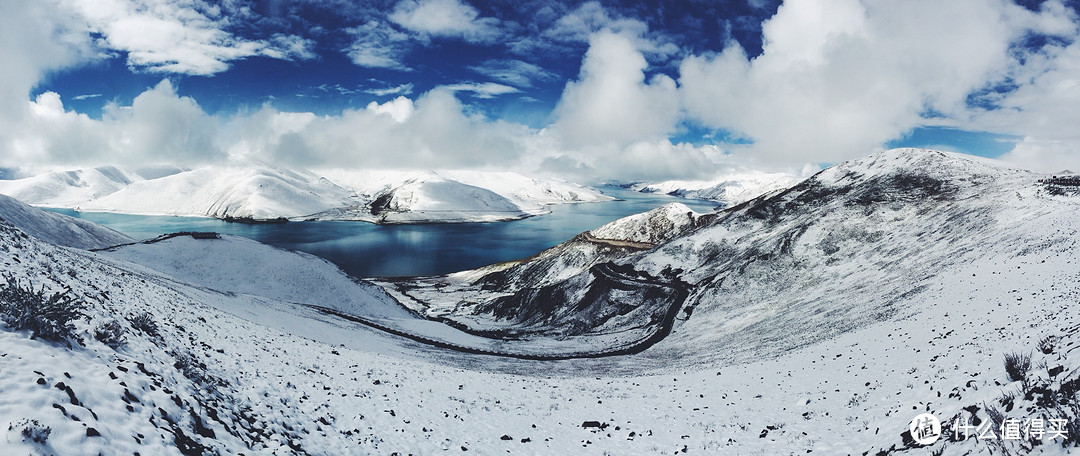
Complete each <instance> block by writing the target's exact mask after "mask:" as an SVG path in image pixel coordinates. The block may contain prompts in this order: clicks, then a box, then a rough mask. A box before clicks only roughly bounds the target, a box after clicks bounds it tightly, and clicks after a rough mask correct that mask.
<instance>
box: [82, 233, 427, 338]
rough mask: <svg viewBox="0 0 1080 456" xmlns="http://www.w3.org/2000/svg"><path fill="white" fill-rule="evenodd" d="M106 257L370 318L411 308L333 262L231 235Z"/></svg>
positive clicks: (171, 239) (182, 239) (129, 248)
mask: <svg viewBox="0 0 1080 456" xmlns="http://www.w3.org/2000/svg"><path fill="white" fill-rule="evenodd" d="M101 254H102V255H105V256H108V257H110V258H115V259H119V260H123V261H127V262H131V263H135V264H139V265H143V266H146V267H149V268H150V269H153V270H156V271H158V272H161V273H163V274H166V275H169V276H172V277H174V278H177V280H183V281H184V282H187V283H191V284H197V285H201V286H205V287H208V288H212V289H214V290H218V291H224V292H230V293H242V294H249V295H254V296H260V297H264V298H268V299H275V300H279V301H287V302H294V303H301V304H310V305H315V306H321V307H328V308H332V309H336V310H340V311H344V312H349V313H350V314H353V315H360V316H365V317H370V318H388V317H398V318H400V317H403V316H407V317H408V318H413V317H412V316H411V315H404V314H405V313H406V312H404V311H403V309H402V308H401V307H399V306H397V305H396V304H394V303H393V302H392V301H390V300H388V299H383V298H382V296H383V293H382V292H381V290H379V289H378V288H376V287H372V286H371V285H370V284H367V283H364V282H361V281H359V280H356V279H353V278H352V277H349V276H348V275H347V274H345V273H344V272H342V271H341V269H339V268H338V267H337V266H334V265H333V264H331V263H330V262H328V261H326V260H324V259H322V258H319V257H316V256H313V255H309V254H306V253H302V252H295V251H290V250H284V249H279V248H276V247H272V246H269V245H266V244H263V243H260V242H256V241H252V240H250V239H247V238H242V237H238V236H231V235H214V234H211V233H207V234H204V235H195V236H192V235H166V236H163V237H161V238H158V239H154V240H149V241H143V242H139V243H130V244H127V245H122V246H116V247H113V248H110V249H107V250H104V251H101Z"/></svg>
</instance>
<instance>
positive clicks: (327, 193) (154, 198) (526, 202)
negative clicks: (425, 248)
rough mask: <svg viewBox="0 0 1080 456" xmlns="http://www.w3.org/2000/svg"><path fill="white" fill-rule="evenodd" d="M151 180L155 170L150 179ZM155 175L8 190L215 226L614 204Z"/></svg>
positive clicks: (515, 187)
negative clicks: (214, 221)
mask: <svg viewBox="0 0 1080 456" xmlns="http://www.w3.org/2000/svg"><path fill="white" fill-rule="evenodd" d="M151 171H152V170H151ZM160 174H162V175H155V174H153V173H152V172H146V171H142V170H140V171H131V170H125V169H122V168H117V167H101V168H93V169H87V170H77V171H70V172H53V173H47V174H43V175H39V176H35V177H30V178H24V179H19V180H12V181H0V193H5V194H9V195H12V196H14V197H16V198H19V199H21V200H23V201H25V202H28V203H31V204H34V205H39V206H51V207H70V208H76V209H79V210H85V211H98V212H119V213H133V214H148V215H187V216H208V217H215V218H220V219H225V220H237V221H284V220H359V221H367V222H374V223H431V222H484V221H501V220H514V219H519V218H523V217H529V216H533V215H539V214H543V213H546V212H547V209H546V206H548V205H551V204H562V203H576V202H596V201H607V200H611V199H612V198H610V197H608V196H605V195H603V194H602V193H600V192H599V191H597V190H595V189H592V188H588V187H583V186H580V185H576V184H570V183H565V182H560V181H554V180H538V179H532V178H528V177H525V176H521V175H519V174H514V173H496V172H478V171H444V172H402V171H342V170H328V171H320V172H319V173H315V172H310V171H303V170H287V169H278V168H272V167H268V166H255V167H205V168H199V169H194V170H175V171H174V172H168V173H160Z"/></svg>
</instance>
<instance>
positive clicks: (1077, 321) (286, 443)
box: [0, 150, 1080, 455]
mask: <svg viewBox="0 0 1080 456" xmlns="http://www.w3.org/2000/svg"><path fill="white" fill-rule="evenodd" d="M1045 177H1047V176H1039V175H1034V174H1030V173H1026V172H1022V171H1015V170H1009V169H1005V168H1002V167H1000V166H998V165H996V164H993V163H986V162H978V161H972V160H969V159H967V158H961V157H958V156H954V155H950V154H943V153H937V152H928V151H911V150H908V151H890V152H886V153H882V154H878V155H875V156H871V157H868V158H866V159H862V160H857V161H853V162H848V163H844V164H841V165H838V166H836V167H834V168H831V169H829V170H826V171H824V172H823V173H821V174H819V175H817V176H815V177H814V178H812V179H810V180H808V181H806V182H804V183H802V184H799V185H797V186H795V187H793V188H792V189H790V190H788V191H786V192H783V193H781V194H778V195H773V196H770V197H767V198H760V199H758V200H755V201H751V202H749V203H747V204H745V205H742V206H739V207H736V208H733V209H731V210H728V211H724V212H720V213H715V214H695V213H693V212H691V211H689V210H684V207H679V206H678V205H670V206H666V207H663V208H660V209H658V210H656V211H653V212H651V213H649V214H648V215H641V216H635V217H633V218H628V219H625V220H622V221H619V222H615V223H614V224H612V225H609V226H606V227H602V228H598V229H596V230H592V231H590V232H588V233H583V234H582V235H580V236H578V237H577V238H575V239H574V240H572V241H569V242H568V243H566V244H563V245H560V246H557V247H555V248H553V249H552V250H550V251H547V252H544V253H541V254H539V255H537V256H536V257H534V258H532V259H526V260H523V261H520V262H516V263H512V264H504V265H497V266H492V267H489V268H486V269H483V270H478V271H471V272H468V273H460V274H454V275H451V276H447V277H442V278H431V279H422V280H416V281H413V282H411V283H410V282H398V283H392V284H383V285H385V286H386V287H387V288H388V290H389V291H390V292H391V296H396V297H401V296H404V295H406V294H408V295H412V296H415V297H417V298H416V299H415V300H413V301H412V302H410V303H408V304H409V306H410V307H414V308H415V309H416V310H417V312H423V311H425V310H424V307H423V304H424V303H425V302H426V303H428V304H431V305H432V309H442V310H440V312H443V314H442V318H455V319H460V320H459V321H458V322H457V323H456V325H457V326H461V327H464V328H465V329H469V327H468V325H473V324H492V325H496V324H497V325H503V326H504V327H507V326H508V325H507V324H506V319H505V318H501V319H500V318H497V317H495V316H493V314H492V310H493V309H492V308H487V307H485V306H484V305H483V302H487V301H486V300H488V299H495V300H497V299H499V297H500V296H502V297H505V296H517V298H516V299H512V300H509V301H505V302H506V303H507V304H505V305H506V306H516V307H518V308H520V309H524V310H529V311H533V310H532V308H533V307H534V306H537V305H542V307H543V306H546V307H548V308H550V309H549V310H550V311H551V315H553V317H554V318H555V320H558V319H560V318H561V319H564V320H565V319H566V318H570V317H569V314H566V313H560V312H561V308H562V307H565V306H575V305H580V304H581V303H583V302H587V303H588V304H589V306H587V307H588V308H592V309H593V310H597V309H604V308H607V307H611V306H617V305H618V304H619V303H620V302H623V303H628V304H625V305H624V307H627V306H628V307H630V308H629V309H624V310H628V313H626V314H625V315H629V316H632V317H631V318H627V319H625V320H623V321H622V323H621V324H617V323H618V317H611V318H607V319H604V320H603V323H602V324H600V325H599V326H591V328H592V329H594V330H597V331H593V332H592V333H591V334H592V335H595V336H597V339H596V340H601V341H604V342H605V343H609V342H611V341H610V340H608V339H605V337H607V335H610V334H612V333H613V332H617V331H618V330H620V329H621V328H625V327H634V326H636V327H639V329H640V328H648V327H651V326H652V325H653V323H652V322H651V321H650V320H649V319H648V318H645V316H647V312H646V310H647V309H649V308H651V307H653V306H654V305H655V304H658V303H661V304H662V303H667V304H674V305H677V306H678V307H677V310H678V314H677V318H675V319H674V320H673V322H672V327H671V328H670V334H669V335H667V336H666V337H664V338H662V339H661V340H659V341H656V342H655V343H654V344H653V345H651V346H650V347H649V348H646V349H644V350H643V351H641V352H640V353H636V354H623V355H618V356H607V357H600V358H586V359H566V360H560V361H537V360H527V359H525V360H523V359H516V358H508V357H505V356H489V355H482V354H477V353H467V352H463V351H460V350H450V349H444V348H439V347H436V346H432V345H429V344H424V343H419V342H416V339H410V338H403V337H398V336H394V335H391V334H388V333H386V332H383V331H380V330H377V329H373V328H372V327H371V326H369V325H366V324H364V323H362V321H363V320H365V319H372V320H375V319H379V318H381V319H383V320H384V321H389V320H393V319H398V320H400V321H405V320H407V319H408V318H409V316H410V315H415V314H412V313H410V312H408V311H405V310H402V309H400V308H398V309H396V310H391V309H394V307H393V306H392V304H393V303H392V301H390V298H389V296H387V295H386V294H383V293H382V292H381V291H380V290H379V289H377V288H374V287H372V286H371V285H369V284H365V283H359V282H353V281H351V280H350V279H348V278H347V277H342V276H341V275H340V273H339V272H338V271H336V270H335V269H334V268H332V267H329V265H326V264H325V263H324V262H321V260H319V259H316V258H311V257H310V256H306V255H301V254H294V253H291V252H285V251H280V250H275V249H272V248H269V247H265V246H259V245H257V244H254V243H249V242H248V241H244V240H240V239H236V238H229V237H223V238H214V237H213V236H205V235H200V236H194V237H190V236H176V237H171V238H168V239H162V240H159V241H158V242H155V243H149V244H134V245H129V246H125V247H119V248H116V249H110V250H108V251H102V252H87V251H82V250H76V249H72V248H66V247H58V246H55V245H53V244H49V243H47V242H44V241H42V240H39V239H37V238H35V237H33V236H30V235H27V233H25V232H24V231H22V230H20V229H18V228H15V227H13V226H11V225H10V224H8V223H6V222H4V223H0V252H2V253H0V270H2V271H3V272H4V274H6V275H9V276H10V277H11V279H10V280H15V281H22V283H24V284H25V283H27V281H33V285H34V287H35V288H37V287H40V286H44V287H45V289H46V290H47V292H52V291H60V290H63V289H65V288H70V290H71V291H70V294H71V295H73V296H77V297H78V298H80V299H81V300H82V301H84V302H85V305H86V308H85V310H84V313H85V314H86V317H85V318H83V319H80V320H78V321H76V322H75V324H74V329H75V334H76V335H78V336H81V338H82V339H83V342H84V344H85V345H79V344H77V343H73V342H72V343H70V347H69V344H67V343H63V342H49V341H45V340H41V339H35V338H31V333H30V332H29V331H27V330H15V329H13V328H12V326H11V325H10V324H8V325H7V326H3V327H0V328H2V329H0V391H3V394H2V395H0V426H3V427H0V432H5V434H4V435H3V436H0V450H2V451H0V453H3V454H90V455H92V454H98V453H99V452H100V453H102V454H132V453H134V452H139V453H140V454H214V453H220V454H239V453H244V454H256V453H258V454H268V453H269V454H392V453H395V452H397V453H398V454H410V453H411V454H445V453H453V454H507V453H509V454H673V453H678V454H682V453H683V452H685V453H686V454H778V453H779V454H807V453H813V454H929V453H931V452H932V451H934V452H936V451H938V450H942V449H943V450H944V454H1004V453H1005V452H1006V451H1008V452H1009V453H1011V454H1017V453H1028V452H1033V451H1034V452H1043V453H1046V454H1068V453H1069V452H1070V450H1075V449H1076V448H1075V446H1074V445H1075V444H1076V442H1077V440H1078V437H1080V430H1078V428H1077V423H1078V421H1077V420H1078V418H1077V417H1078V415H1080V413H1078V412H1080V410H1078V408H1077V405H1076V404H1077V402H1076V400H1077V399H1078V398H1077V396H1076V394H1077V393H1076V390H1077V387H1078V386H1080V381H1077V380H1076V378H1077V375H1078V374H1077V372H1078V370H1080V362H1078V361H1077V356H1076V354H1077V353H1076V352H1077V350H1080V312H1076V308H1077V306H1078V305H1080V304H1078V303H1080V285H1078V284H1080V267H1077V266H1078V265H1080V258H1078V257H1080V249H1078V248H1077V247H1080V246H1078V245H1077V242H1078V241H1080V231H1078V230H1080V228H1078V227H1077V225H1076V223H1075V214H1076V211H1077V209H1080V199H1078V198H1077V196H1075V193H1070V192H1059V191H1056V190H1054V191H1051V189H1054V188H1058V189H1060V188H1065V189H1066V190H1069V189H1071V188H1072V184H1071V183H1070V181H1067V180H1053V181H1050V182H1040V180H1041V179H1044V178H1045ZM0 217H3V214H0ZM671 233H674V234H671ZM31 234H33V233H31ZM204 242H205V243H208V244H200V243H204ZM181 252H186V253H181ZM214 255H219V256H218V257H217V258H218V259H219V260H220V262H215V261H212V260H211V259H206V260H198V258H199V257H200V256H207V257H210V258H214ZM172 259H176V260H178V261H171V260H172ZM198 261H201V262H198ZM255 261H265V262H267V263H270V264H275V265H277V267H276V268H272V269H274V270H276V271H278V272H276V273H274V274H278V275H270V276H268V277H265V278H259V276H258V275H255V274H253V275H252V283H245V282H244V281H242V280H239V281H237V280H236V279H240V278H242V277H243V274H241V273H240V272H238V271H237V269H236V268H237V266H238V264H242V262H255ZM193 262H194V263H193ZM537 262H545V263H546V264H549V265H551V266H550V267H547V269H548V270H547V271H544V269H545V268H539V267H536V266H534V265H535V264H537ZM136 263H138V264H136ZM216 265H220V266H216ZM556 265H562V268H563V269H564V270H556V269H558V267H556ZM253 266H254V265H253ZM255 267H261V266H255ZM261 271H262V272H261V274H270V272H269V271H267V270H261ZM305 271H306V272H305ZM597 271H600V272H597ZM304 273H306V274H308V275H306V276H303V279H299V278H298V279H297V280H292V279H290V277H292V275H293V274H304ZM597 274H600V275H603V277H598V276H597ZM615 276H619V277H620V280H610V279H612V278H613V277H615ZM601 278H604V280H601ZM301 280H302V281H303V282H304V283H307V284H310V283H320V284H323V285H320V286H319V287H316V288H314V289H308V290H303V291H301V292H296V291H295V290H294V289H292V287H291V286H290V283H291V282H292V283H295V282H299V281H301ZM616 282H618V283H616ZM635 284H639V285H640V286H641V287H643V288H641V289H639V290H637V291H638V293H636V294H635V292H634V291H635V286H637V285H635ZM665 284H666V285H665ZM672 284H679V285H678V286H679V287H683V289H685V292H686V293H685V296H683V297H681V299H676V300H675V301H674V302H672V301H671V300H670V299H668V300H663V299H659V295H660V294H657V293H653V295H654V296H653V297H652V298H647V299H638V300H630V298H633V297H635V296H638V295H643V296H644V295H649V294H650V293H649V292H648V290H649V289H650V288H651V287H661V288H663V287H664V286H669V287H670V286H674V285H672ZM297 286H298V287H299V286H303V285H300V284H299V283H297ZM528 287H534V288H535V290H536V292H537V293H541V292H546V293H555V292H558V293H561V296H562V297H564V298H565V300H564V301H543V300H539V301H538V300H536V299H533V298H530V297H529V296H528V292H526V291H523V290H525V289H526V288H528ZM619 287H625V290H624V291H626V293H621V294H620V293H616V292H615V291H617V290H619V289H620V288H619ZM8 288H10V285H8ZM437 288H439V289H441V290H438V289H437ZM320 289H321V290H322V291H320ZM545 289H546V290H548V291H542V290H545ZM326 290H333V291H332V292H327V291H326ZM345 293H348V294H350V295H351V296H349V297H348V298H347V299H335V296H341V295H342V294H345ZM439 296H441V298H440V300H439V301H438V302H431V301H433V300H434V297H439ZM605 296H606V298H603V299H595V301H589V299H591V298H590V297H592V298H597V297H605ZM401 299H405V298H401ZM459 299H460V301H459ZM661 301H662V302H661ZM313 303H322V304H316V306H312V305H311V304H313ZM0 304H2V303H0ZM335 305H337V306H338V310H339V311H340V312H338V313H339V314H342V315H344V316H346V317H348V316H352V317H356V318H342V317H339V316H337V315H335V313H329V312H326V311H325V310H326V309H331V310H332V309H334V306H335ZM455 307H457V308H458V309H457V310H456V311H455V310H454V308H455ZM345 309H347V310H348V312H345V311H344V310H345ZM687 309H692V310H691V311H690V312H687ZM394 312H398V313H396V314H394ZM533 312H534V314H533V315H534V316H535V315H537V314H536V313H535V311H533ZM586 313H588V312H586ZM346 314H347V315H346ZM604 314H606V313H605V312H594V313H592V315H604ZM616 314H618V312H616ZM114 319H115V320H117V321H118V323H119V326H120V327H122V328H123V330H124V332H125V337H126V343H124V344H120V345H116V344H114V345H116V348H113V347H112V346H109V345H106V344H104V343H102V342H101V341H99V340H98V339H97V338H95V337H94V336H93V335H92V334H91V333H93V332H94V329H95V328H98V327H99V325H101V324H103V323H104V322H107V321H109V320H114ZM147 320H149V321H151V322H153V324H152V325H148V324H147V323H146V322H147ZM553 321H554V320H553ZM403 324H404V323H403ZM583 324H584V326H583V328H584V329H585V331H583V332H581V333H580V334H578V335H571V336H570V337H568V338H566V339H565V340H569V341H571V342H572V343H576V342H574V341H575V340H576V341H577V342H583V341H587V340H589V339H588V337H591V336H590V329H589V328H590V322H589V321H583ZM605 328H606V329H605ZM504 329H510V330H516V331H520V332H521V333H522V334H520V337H519V339H521V338H524V339H528V338H531V337H535V338H540V339H543V340H554V341H558V340H562V339H559V338H557V337H552V334H551V332H550V331H549V329H551V327H550V326H545V321H544V319H543V318H538V319H534V320H528V321H523V322H522V324H520V325H509V326H508V328H504ZM608 330H611V331H608ZM418 331H428V332H427V333H426V334H428V335H429V336H430V338H438V337H442V336H440V335H439V334H436V331H435V330H434V329H431V328H420V329H418ZM582 335H584V338H582V337H578V336H582ZM473 336H474V337H478V336H475V335H473ZM445 337H451V336H445ZM575 338H576V339H575ZM494 339H497V337H496V338H494ZM1043 339H1045V340H1043ZM454 340H455V341H456V342H455V344H454V345H467V344H468V343H469V342H468V341H467V340H465V339H464V338H462V339H461V340H458V339H454ZM616 342H618V341H616ZM514 343H515V344H517V346H518V347H525V346H527V344H523V343H522V341H521V340H517V341H516V342H514ZM586 343H587V342H586ZM595 348H601V349H602V348H603V347H602V346H601V347H595ZM1007 353H1024V354H1028V353H1031V354H1032V363H1031V368H1030V370H1029V372H1028V373H1027V379H1026V382H1019V381H1012V380H1010V378H1009V376H1008V375H1007V374H1006V372H1005V371H1004V369H1003V367H1002V366H1003V364H1002V360H1003V357H1004V355H1005V354H1007ZM925 411H929V412H932V413H934V414H935V415H936V416H937V417H939V418H940V419H941V420H942V421H944V422H946V423H952V422H953V421H952V420H953V419H954V418H959V419H961V420H965V421H966V422H969V423H973V424H976V425H977V424H978V423H993V424H994V426H997V425H998V424H1000V425H1002V426H1004V425H1005V420H1007V419H1020V420H1032V419H1036V418H1038V419H1043V420H1046V425H1047V426H1046V427H1047V429H1050V428H1051V426H1052V425H1056V424H1057V422H1056V421H1054V422H1053V424H1052V423H1051V422H1050V420H1057V419H1063V420H1065V422H1064V423H1065V425H1066V428H1065V432H1064V434H1065V435H1066V437H1060V436H1057V437H1053V438H1051V436H1050V435H1049V434H1048V435H1044V436H1043V437H1042V438H1040V439H1035V440H1030V441H1029V440H1025V441H1020V440H988V439H976V438H968V439H965V440H962V441H956V440H954V437H953V434H952V429H946V431H947V432H946V434H947V435H946V436H945V437H944V438H942V439H941V440H940V441H938V442H936V443H935V444H933V445H931V446H930V447H929V448H920V447H917V445H916V444H915V443H914V442H911V441H910V438H908V439H905V436H904V435H903V434H904V433H905V432H906V431H907V429H908V426H909V422H910V421H911V419H912V418H914V417H915V416H916V415H917V414H919V413H922V412H925ZM5 424H7V426H4V425H5ZM948 425H949V426H952V425H951V424H948ZM46 428H47V429H48V430H49V432H48V433H47V437H45V438H41V436H42V435H44V434H45V431H44V430H45V429H46ZM994 432H998V431H997V427H995V428H994ZM998 435H999V436H1000V435H1001V434H1000V432H998ZM35 437H36V438H37V440H36V441H35V439H34V438H35ZM905 440H907V441H905ZM1036 442H1037V443H1038V444H1037V445H1036V444H1035V443H1036Z"/></svg>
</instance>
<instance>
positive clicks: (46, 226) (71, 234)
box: [0, 195, 132, 249]
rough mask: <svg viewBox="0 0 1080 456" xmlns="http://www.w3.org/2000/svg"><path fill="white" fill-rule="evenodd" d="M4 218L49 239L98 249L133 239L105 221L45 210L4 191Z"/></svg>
mask: <svg viewBox="0 0 1080 456" xmlns="http://www.w3.org/2000/svg"><path fill="white" fill-rule="evenodd" d="M0 220H3V221H6V222H7V223H10V224H11V225H13V226H15V227H16V228H19V229H21V230H23V231H24V232H28V233H33V235H34V237H36V238H38V239H41V240H44V241H46V242H50V243H53V244H56V245H62V246H67V247H75V248H78V249H98V248H102V247H109V246H113V245H117V244H124V243H128V242H131V241H132V239H131V238H129V237H127V236H125V235H124V234H122V233H119V232H116V231H113V230H111V229H109V228H106V227H103V226H101V225H98V224H95V223H91V222H87V221H85V220H80V219H77V218H73V217H68V216H66V215H62V214H57V213H55V212H45V211H42V210H40V209H37V208H34V207H31V206H29V205H27V204H26V203H23V202H21V201H19V200H16V199H14V198H11V197H9V196H4V195H0Z"/></svg>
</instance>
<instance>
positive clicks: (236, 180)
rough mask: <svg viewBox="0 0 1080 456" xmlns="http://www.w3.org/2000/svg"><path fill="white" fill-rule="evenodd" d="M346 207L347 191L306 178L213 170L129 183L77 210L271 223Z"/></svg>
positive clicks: (277, 172)
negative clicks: (279, 219) (190, 216)
mask: <svg viewBox="0 0 1080 456" xmlns="http://www.w3.org/2000/svg"><path fill="white" fill-rule="evenodd" d="M351 204H355V201H354V200H353V199H351V198H350V194H349V192H348V191H347V190H345V189H343V188H341V187H338V186H337V185H334V184H333V183H331V182H330V181H328V180H326V179H323V178H320V177H319V176H316V175H314V174H311V173H307V172H297V171H287V170H279V169H273V168H268V167H259V168H216V167H215V168H199V169H196V170H192V171H188V172H183V173H178V174H173V175H171V176H166V177H163V178H160V179H151V180H144V181H139V182H135V183H132V184H131V185H128V186H126V187H124V188H123V189H120V190H118V191H116V192H114V193H112V194H109V195H106V196H103V197H101V198H97V199H95V200H93V201H90V202H87V203H85V204H83V205H82V210H87V211H99V212H123V213H131V214H152V215H195V216H210V217H215V218H220V219H227V220H228V219H253V220H272V219H277V218H285V219H289V218H297V217H304V216H307V215H310V214H315V213H318V212H322V211H325V210H328V209H331V208H336V207H342V206H348V205H351Z"/></svg>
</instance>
